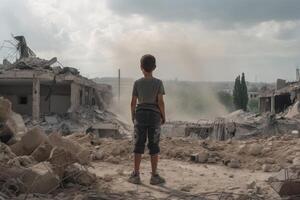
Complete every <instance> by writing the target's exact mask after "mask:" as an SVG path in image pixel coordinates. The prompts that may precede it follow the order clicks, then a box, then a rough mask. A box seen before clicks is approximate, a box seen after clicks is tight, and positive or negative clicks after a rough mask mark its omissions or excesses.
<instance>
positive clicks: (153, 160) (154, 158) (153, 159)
mask: <svg viewBox="0 0 300 200" xmlns="http://www.w3.org/2000/svg"><path fill="white" fill-rule="evenodd" d="M157 165H158V154H154V155H151V168H152V174H153V175H155V174H157Z"/></svg>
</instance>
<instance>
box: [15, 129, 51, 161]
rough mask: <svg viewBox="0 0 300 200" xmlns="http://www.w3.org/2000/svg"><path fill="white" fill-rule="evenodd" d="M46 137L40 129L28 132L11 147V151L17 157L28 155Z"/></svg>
mask: <svg viewBox="0 0 300 200" xmlns="http://www.w3.org/2000/svg"><path fill="white" fill-rule="evenodd" d="M47 139H48V138H47V136H46V134H45V133H44V131H43V130H42V129H41V128H40V127H34V128H33V129H31V130H29V131H28V132H27V133H26V134H25V135H24V136H23V137H22V138H21V140H20V142H17V143H15V144H13V145H12V146H11V149H12V151H13V152H14V153H15V154H16V155H18V156H21V155H30V154H31V153H33V151H34V150H35V149H36V148H37V147H38V146H39V145H40V144H41V143H43V142H45V141H46V140H47Z"/></svg>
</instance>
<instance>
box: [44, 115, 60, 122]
mask: <svg viewBox="0 0 300 200" xmlns="http://www.w3.org/2000/svg"><path fill="white" fill-rule="evenodd" d="M45 121H46V122H47V123H48V124H57V123H58V120H57V118H56V117H55V116H45Z"/></svg>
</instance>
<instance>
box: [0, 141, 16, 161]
mask: <svg viewBox="0 0 300 200" xmlns="http://www.w3.org/2000/svg"><path fill="white" fill-rule="evenodd" d="M15 157H16V155H15V154H14V153H13V152H12V151H11V149H10V148H9V146H7V145H6V144H4V143H1V142H0V163H7V162H8V161H9V160H11V159H14V158H15Z"/></svg>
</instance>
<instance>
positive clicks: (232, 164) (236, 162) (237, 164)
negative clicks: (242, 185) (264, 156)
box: [228, 159, 241, 168]
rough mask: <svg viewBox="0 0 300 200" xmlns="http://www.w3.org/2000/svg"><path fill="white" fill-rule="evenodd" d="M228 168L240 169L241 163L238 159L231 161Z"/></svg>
mask: <svg viewBox="0 0 300 200" xmlns="http://www.w3.org/2000/svg"><path fill="white" fill-rule="evenodd" d="M228 167H230V168H240V167H241V162H240V161H239V160H237V159H231V160H230V161H229V163H228Z"/></svg>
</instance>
